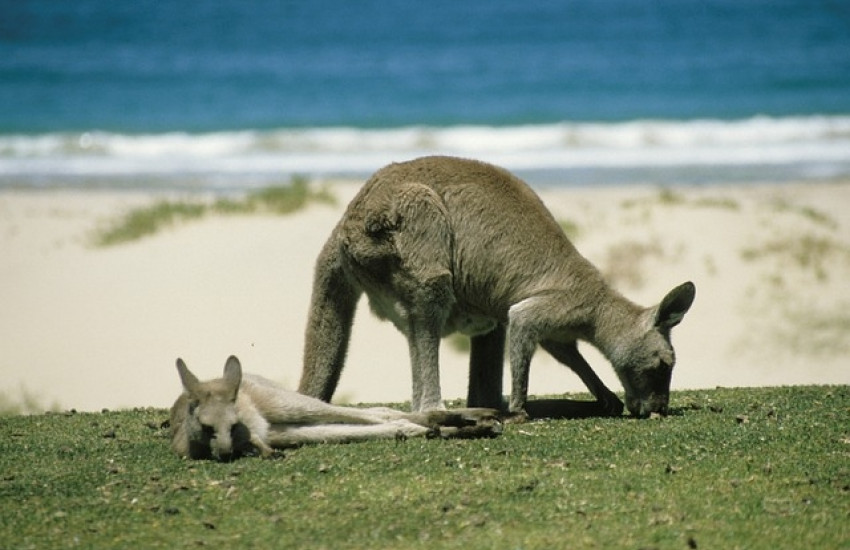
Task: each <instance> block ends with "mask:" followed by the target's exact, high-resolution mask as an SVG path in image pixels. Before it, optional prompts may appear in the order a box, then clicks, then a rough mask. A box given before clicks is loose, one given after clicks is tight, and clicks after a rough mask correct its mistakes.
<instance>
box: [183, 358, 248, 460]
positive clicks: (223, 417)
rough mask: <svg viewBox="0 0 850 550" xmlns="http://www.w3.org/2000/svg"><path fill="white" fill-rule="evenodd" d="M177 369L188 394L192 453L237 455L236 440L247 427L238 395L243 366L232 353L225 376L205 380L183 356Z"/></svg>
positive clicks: (225, 457) (221, 457)
mask: <svg viewBox="0 0 850 550" xmlns="http://www.w3.org/2000/svg"><path fill="white" fill-rule="evenodd" d="M177 372H178V373H179V374H180V380H181V381H182V382H183V389H184V390H185V392H186V395H187V396H188V402H189V410H188V415H187V420H186V421H187V423H188V425H187V431H188V434H189V445H190V448H191V453H190V454H191V456H193V457H195V458H215V459H217V460H223V461H226V460H230V459H232V458H234V449H235V448H237V447H238V446H239V445H238V444H237V445H235V444H234V439H237V440H239V439H241V438H242V435H243V434H242V433H241V432H243V431H246V430H247V428H245V427H244V426H243V425H242V424H241V423H240V422H239V415H238V413H237V409H236V398H237V397H238V395H239V385H240V384H241V383H242V366H241V365H240V364H239V360H238V359H237V358H236V357H233V356H231V357H230V358H229V359H228V360H227V364H226V365H225V366H224V376H223V377H222V378H217V379H215V380H209V381H205V382H201V381H199V380H198V379H197V377H196V376H195V375H194V374H192V372H191V371H189V368H188V367H187V366H186V363H184V362H183V360H182V359H178V360H177Z"/></svg>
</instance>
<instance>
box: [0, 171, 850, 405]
mask: <svg viewBox="0 0 850 550" xmlns="http://www.w3.org/2000/svg"><path fill="white" fill-rule="evenodd" d="M359 185H360V184H359V183H347V182H340V183H334V184H331V186H330V189H331V192H332V193H333V194H334V195H335V196H336V198H337V204H336V205H335V206H330V205H321V204H315V205H311V206H309V207H307V208H306V209H304V210H303V211H300V212H297V213H295V214H291V215H288V216H271V215H250V216H248V215H233V216H221V215H216V216H209V217H206V218H204V219H202V220H199V221H193V222H187V223H183V224H179V225H177V226H174V227H172V228H170V229H167V230H165V231H162V232H160V233H157V234H156V235H154V236H151V237H148V238H144V239H142V240H139V241H136V242H132V243H127V244H121V245H117V246H112V247H107V248H98V247H95V246H94V245H92V239H91V237H92V234H93V232H94V231H96V230H97V229H98V228H100V227H103V226H104V225H105V224H108V223H110V222H111V221H113V220H115V219H117V218H119V217H120V216H121V215H122V214H123V213H124V212H127V211H128V210H129V209H131V208H134V207H139V206H144V205H147V204H150V203H152V202H154V201H156V200H161V199H162V198H165V197H164V196H163V194H162V193H161V192H160V193H156V192H130V191H101V190H88V191H74V190H68V189H64V190H55V191H16V190H4V191H2V192H0V256H2V261H1V262H0V305H2V310H1V311H2V313H0V350H2V353H1V354H0V374H2V377H0V396H2V397H3V399H4V400H5V401H6V402H11V403H18V402H22V401H26V400H29V401H34V402H35V403H36V404H37V405H39V406H42V407H56V408H61V409H68V408H75V409H77V410H81V411H82V410H100V409H102V408H109V409H116V408H124V407H137V406H155V407H167V406H169V405H170V404H171V402H172V401H173V399H174V398H175V397H176V395H177V394H178V392H179V390H180V384H179V380H178V378H177V374H176V372H175V369H174V361H175V359H176V358H177V357H182V358H183V359H184V360H185V361H186V362H187V363H188V365H189V366H190V367H191V368H192V369H193V370H194V371H195V372H196V373H198V374H199V375H200V376H201V377H212V376H216V375H218V374H219V373H220V372H221V369H222V366H223V365H224V361H225V359H226V357H227V356H228V355H230V354H235V355H238V356H239V357H240V359H241V360H242V363H243V366H244V367H245V369H246V370H249V371H253V372H257V373H260V374H263V375H265V376H268V377H270V378H272V379H275V380H278V381H281V382H283V383H284V384H285V385H287V386H288V387H295V386H296V385H297V382H298V378H299V375H300V370H301V353H302V343H303V330H304V325H305V321H306V316H307V310H308V304H309V296H310V290H311V279H312V270H313V263H314V261H315V257H316V255H317V254H318V252H319V249H320V248H321V246H322V244H323V242H324V240H325V239H326V237H327V236H328V234H329V232H330V230H331V228H332V227H333V225H334V224H335V223H336V221H337V220H338V219H339V216H340V215H341V213H342V210H343V208H344V207H345V205H346V204H347V203H348V201H349V199H350V198H351V197H352V196H353V195H354V194H355V193H356V191H357V189H358V187H359ZM539 192H540V194H541V196H542V198H543V200H544V202H545V203H546V204H547V205H548V206H549V208H550V209H551V210H552V211H553V213H554V214H555V216H556V218H558V219H559V220H563V221H564V222H565V223H564V225H565V226H566V227H568V229H569V231H570V232H571V233H574V235H575V237H574V242H575V243H576V245H577V247H578V248H579V250H580V251H581V252H582V253H583V254H584V255H585V256H586V257H587V258H589V259H590V260H591V261H592V262H594V263H595V264H596V265H597V266H598V267H599V268H600V269H601V270H602V271H603V272H604V273H605V274H606V275H607V276H608V277H609V279H610V280H611V281H612V283H613V284H614V285H615V286H616V287H617V288H618V289H619V290H621V291H622V292H623V293H624V294H625V295H626V296H628V297H629V298H631V299H633V300H635V301H636V302H638V303H641V304H643V305H651V304H654V303H656V302H657V301H658V300H660V299H661V297H662V296H663V295H664V293H665V292H666V291H667V290H669V289H670V288H672V287H673V286H675V285H677V284H679V283H681V282H684V281H686V280H692V281H694V282H695V283H696V286H697V299H696V302H695V305H694V307H693V309H692V310H691V312H690V313H689V314H688V316H687V317H686V318H685V320H684V321H683V322H682V324H681V325H680V326H679V327H678V328H676V329H675V330H674V333H673V339H674V344H675V346H676V350H677V355H678V364H677V367H676V371H675V374H674V377H673V386H674V388H679V389H684V388H712V387H715V386H766V385H786V384H848V383H850V360H848V356H850V285H848V280H850V182H838V183H814V182H799V183H794V184H783V185H771V184H764V185H746V186H736V187H733V186H700V187H673V188H670V189H668V190H661V189H659V188H655V187H639V186H629V187H602V188H581V187H579V188H572V187H566V188H565V187H558V188H555V187H547V188H540V189H539ZM168 197H171V198H174V197H175V195H169V196H168ZM441 353H442V370H441V375H442V388H443V395H444V397H446V398H454V397H462V396H464V395H465V392H466V361H467V358H466V356H465V355H464V354H463V353H460V352H457V351H455V349H454V348H453V347H452V346H451V345H450V344H449V343H444V345H443V349H442V352H441ZM587 357H588V359H589V361H590V362H591V364H592V365H594V367H595V369H596V371H597V372H598V373H599V374H600V376H601V377H602V378H603V380H605V381H606V382H608V383H609V385H610V386H611V387H612V389H615V391H620V390H621V387H620V385H619V383H618V382H617V380H616V378H615V376H614V374H613V371H612V370H611V368H610V366H609V365H608V364H607V362H606V361H605V360H604V359H603V358H602V357H601V356H599V355H598V354H596V353H595V352H593V351H592V350H588V352H587ZM505 387H506V388H508V387H509V386H508V385H507V384H506V386H505ZM530 389H531V393H533V394H543V393H545V394H553V393H560V392H574V391H581V390H582V389H583V388H582V386H581V383H580V382H579V380H578V379H577V377H576V376H575V375H573V374H572V373H571V372H570V371H569V370H567V369H566V368H563V367H561V366H559V365H558V364H556V363H555V362H554V361H553V360H552V359H550V358H549V357H548V356H547V355H546V354H545V353H543V352H538V353H537V355H536V356H535V360H534V362H533V364H532V374H531V387H530ZM409 397H410V369H409V363H408V357H407V347H406V343H405V340H404V338H403V337H402V336H401V335H400V334H399V333H397V332H396V331H395V329H394V328H393V327H392V326H391V325H389V324H386V323H381V322H379V321H377V320H375V319H374V318H373V317H372V316H371V314H370V313H369V310H368V307H366V303H365V301H362V302H361V304H360V309H359V311H358V318H357V321H356V323H355V327H354V334H353V339H352V344H351V349H350V353H349V359H348V363H347V368H346V370H345V372H344V373H343V376H342V381H341V384H340V388H339V390H338V393H337V399H338V400H340V401H344V402H375V401H404V400H407V399H409Z"/></svg>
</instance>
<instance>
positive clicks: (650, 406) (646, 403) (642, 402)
mask: <svg viewBox="0 0 850 550" xmlns="http://www.w3.org/2000/svg"><path fill="white" fill-rule="evenodd" d="M669 401H670V396H669V395H659V394H650V395H649V397H644V398H641V397H631V398H628V399H627V400H626V407H628V409H629V412H630V413H631V414H632V416H636V417H638V418H647V417H649V415H651V414H653V413H654V414H660V415H662V416H666V415H667V411H668V404H669Z"/></svg>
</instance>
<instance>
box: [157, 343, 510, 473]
mask: <svg viewBox="0 0 850 550" xmlns="http://www.w3.org/2000/svg"><path fill="white" fill-rule="evenodd" d="M177 371H178V373H179V374H180V379H181V382H182V384H183V393H182V394H181V395H180V396H179V397H178V398H177V400H176V401H175V403H174V406H173V407H172V408H171V419H170V424H171V445H172V449H173V450H174V451H175V452H176V453H177V454H178V455H180V456H182V457H186V458H214V459H218V460H229V459H232V458H236V457H238V456H244V455H253V454H259V455H261V456H269V455H270V454H271V453H272V452H273V449H281V448H286V447H294V446H299V445H304V444H309V443H341V442H352V441H363V440H370V439H391V438H398V437H403V438H407V437H422V436H426V435H434V436H440V437H492V436H496V435H498V434H499V433H500V431H501V427H500V424H499V421H498V418H497V415H498V411H495V410H488V409H458V410H455V411H445V412H435V413H426V414H422V413H405V412H402V411H397V410H395V409H390V408H383V407H380V408H368V409H367V408H355V407H342V406H336V405H330V404H328V403H325V402H324V401H320V400H318V399H315V398H312V397H307V396H305V395H301V394H299V393H296V392H293V391H288V390H286V389H284V388H282V387H281V386H279V385H278V384H275V383H274V382H272V381H271V380H268V379H266V378H263V377H261V376H257V375H252V374H245V375H243V374H242V366H241V364H240V363H239V360H238V359H237V358H236V357H233V356H231V357H230V358H229V359H228V360H227V363H226V364H225V367H224V376H223V377H222V378H217V379H214V380H208V381H204V382H201V381H199V380H198V379H197V378H196V377H195V375H194V374H192V372H191V371H189V369H188V367H187V366H186V364H185V363H184V362H183V361H182V360H181V359H178V360H177Z"/></svg>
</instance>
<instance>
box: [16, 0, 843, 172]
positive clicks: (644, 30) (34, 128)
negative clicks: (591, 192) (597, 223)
mask: <svg viewBox="0 0 850 550" xmlns="http://www.w3.org/2000/svg"><path fill="white" fill-rule="evenodd" d="M435 153H440V154H456V155H462V156H468V157H474V158H480V159H483V160H487V161H490V162H495V163H497V164H501V165H503V166H505V167H507V168H509V169H512V170H515V171H517V172H519V173H520V174H521V175H523V176H525V177H526V178H527V179H528V180H529V181H531V182H532V183H535V182H536V183H541V184H576V185H588V184H593V185H602V184H608V183H631V182H642V183H645V182H648V183H662V184H675V183H704V182H733V183H746V182H753V181H787V180H796V179H839V178H848V177H850V4H849V3H847V2H844V1H843V0H774V1H766V0H747V1H746V2H741V1H740V0H704V1H696V0H658V1H649V0H580V1H566V2H551V1H537V0H526V1H523V2H516V1H515V0H491V1H488V2H458V1H456V0H455V1H447V0H435V1H432V2H428V3H426V4H422V3H416V2H403V1H401V0H357V1H343V0H314V1H312V2H303V1H272V0H242V1H221V2H190V1H188V0H174V1H171V2H158V1H142V0H138V1H134V2H115V1H114V0H75V1H73V2H57V1H55V0H21V1H19V2H14V3H12V2H3V3H2V6H0V186H22V187H28V186H57V185H58V186H79V185H88V186H163V185H164V186H185V187H202V188H207V187H224V188H240V187H244V186H252V185H263V184H267V183H268V182H274V181H283V180H286V179H288V178H289V177H290V176H291V175H293V174H299V175H307V176H317V177H337V176H341V177H364V176H365V175H367V174H369V173H370V172H372V171H374V170H375V169H377V168H379V167H380V166H382V165H383V164H386V163H387V162H391V161H396V160H405V159H408V158H412V157H415V156H419V155H423V154H435Z"/></svg>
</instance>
